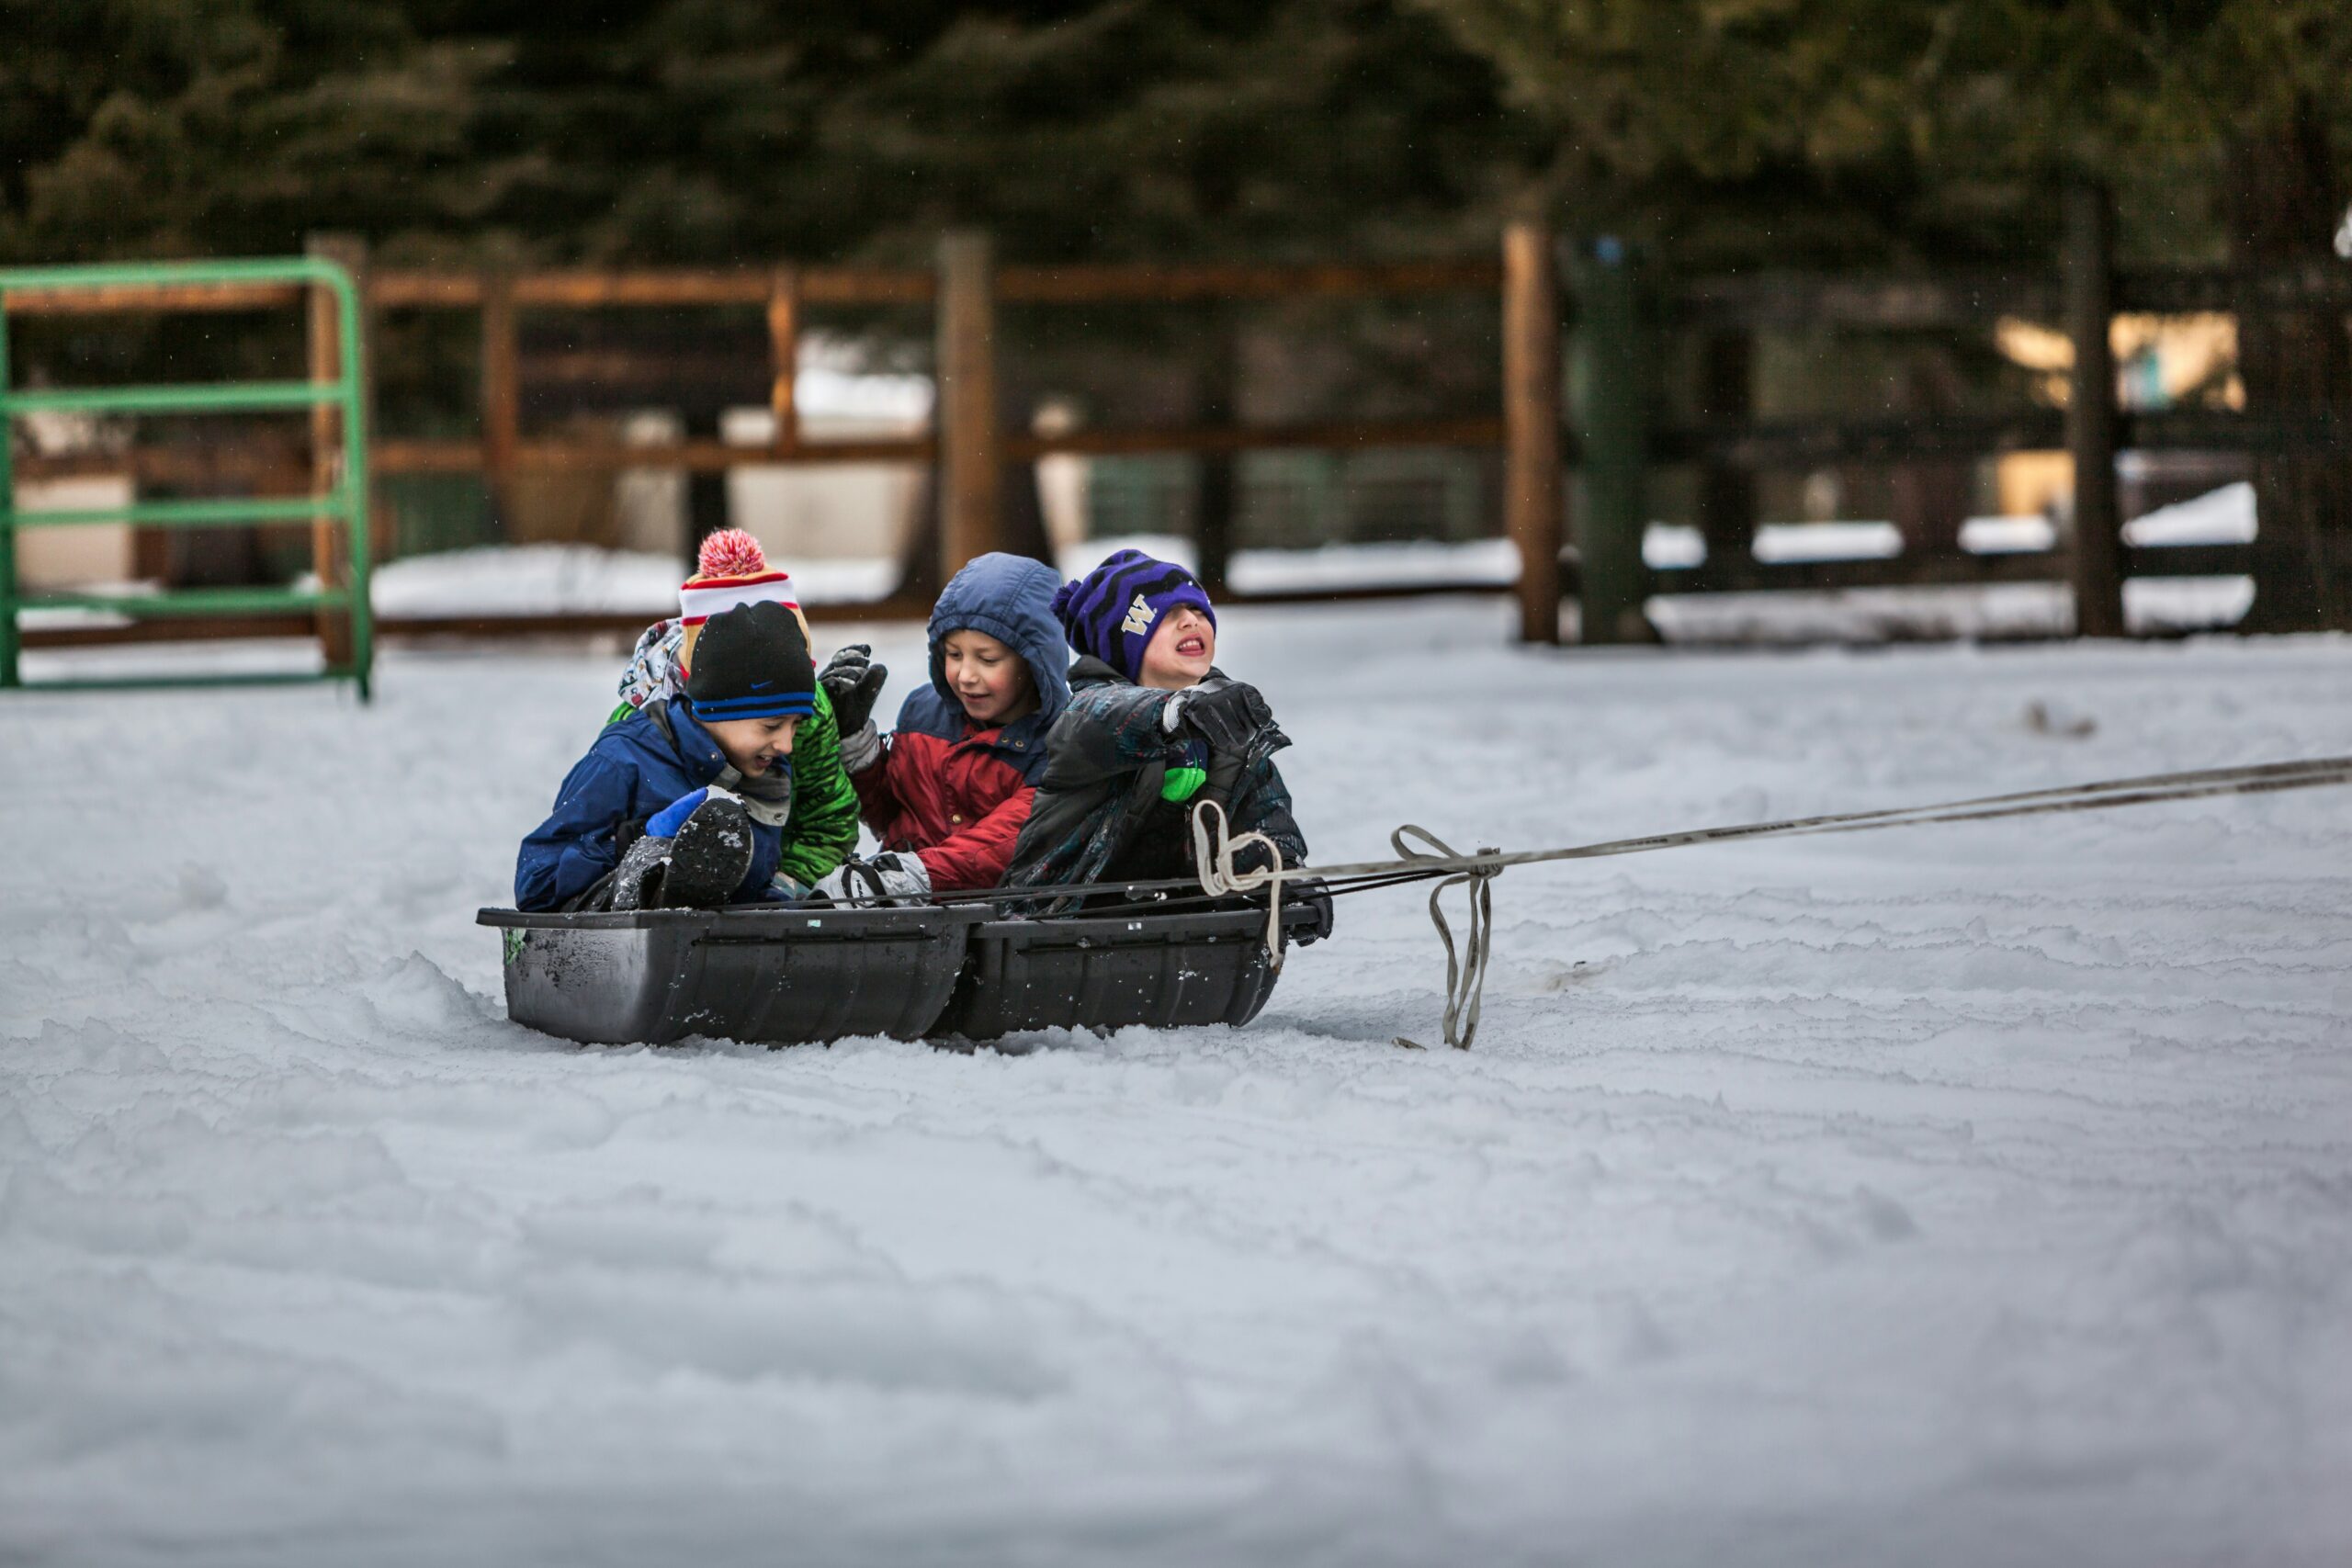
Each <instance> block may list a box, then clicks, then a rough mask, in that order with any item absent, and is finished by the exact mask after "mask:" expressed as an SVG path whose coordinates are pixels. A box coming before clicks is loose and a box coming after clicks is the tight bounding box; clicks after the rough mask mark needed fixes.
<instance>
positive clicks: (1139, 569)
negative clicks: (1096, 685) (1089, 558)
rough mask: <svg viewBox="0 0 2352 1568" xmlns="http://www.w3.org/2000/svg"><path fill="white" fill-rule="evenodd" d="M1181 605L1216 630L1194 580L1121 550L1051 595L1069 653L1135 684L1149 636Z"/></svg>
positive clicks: (1169, 564)
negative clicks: (1087, 658) (1087, 657)
mask: <svg viewBox="0 0 2352 1568" xmlns="http://www.w3.org/2000/svg"><path fill="white" fill-rule="evenodd" d="M1179 604H1190V605H1191V606H1192V607H1193V608H1194V609H1195V610H1198V611H1199V612H1200V613H1201V614H1202V615H1206V616H1207V617H1208V618H1209V625H1210V626H1216V607H1215V606H1214V605H1212V604H1210V603H1209V596H1208V591H1207V590H1205V589H1204V588H1203V587H1202V586H1201V584H1200V580H1199V579H1198V578H1195V577H1194V576H1193V574H1192V573H1191V572H1189V571H1186V570H1184V569H1183V568H1182V567H1181V566H1178V565H1177V564H1176V563H1175V562H1174V561H1164V560H1158V559H1155V558H1152V557H1150V556H1148V555H1146V554H1144V553H1143V552H1142V551H1141V550H1119V551H1117V552H1115V553H1114V554H1113V555H1112V557H1111V558H1109V559H1108V560H1106V561H1104V562H1103V564H1102V565H1101V566H1098V567H1096V568H1095V569H1094V570H1092V571H1090V572H1088V573H1087V574H1086V575H1085V576H1084V577H1081V578H1080V579H1079V580H1078V581H1076V582H1065V583H1063V584H1062V588H1061V592H1058V593H1057V594H1055V595H1054V615H1056V617H1057V618H1058V619H1059V620H1060V621H1061V624H1062V629H1063V630H1064V631H1065V632H1067V633H1069V645H1070V647H1072V648H1074V649H1078V651H1079V652H1080V653H1091V654H1092V655H1093V656H1094V657H1095V658H1097V659H1099V660H1102V661H1103V663H1105V664H1108V665H1109V666H1111V668H1113V669H1114V670H1116V671H1119V672H1120V673H1121V674H1123V675H1125V677H1126V678H1127V679H1128V680H1130V681H1138V680H1141V679H1142V678H1143V650H1144V649H1147V648H1148V647H1150V646H1151V634H1152V633H1154V632H1156V631H1158V630H1159V623H1160V622H1161V621H1163V620H1165V619H1166V618H1167V616H1168V613H1169V612H1170V610H1173V609H1174V608H1176V606H1178V605H1179Z"/></svg>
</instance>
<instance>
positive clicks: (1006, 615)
mask: <svg viewBox="0 0 2352 1568" xmlns="http://www.w3.org/2000/svg"><path fill="white" fill-rule="evenodd" d="M1061 585H1062V578H1061V573H1059V572H1057V571H1056V570H1054V569H1053V568H1052V567H1049V566H1047V565H1046V563H1045V562H1043V561H1035V560H1031V559H1030V558H1028V557H1027V556H1012V555H1005V554H1002V553H1001V552H992V553H990V554H989V555H984V556H978V557H976V558H974V559H973V560H972V562H971V564H970V565H968V566H967V567H965V568H964V570H961V571H959V572H957V573H956V575H955V576H954V577H953V578H951V579H950V580H949V581H948V583H947V586H946V587H945V588H944V589H943V590H941V591H940V594H939V603H938V604H936V605H934V606H933V609H932V612H931V626H930V627H929V630H930V634H931V684H932V689H933V691H935V692H937V693H938V694H939V695H940V697H941V698H942V700H944V702H945V703H946V705H947V711H948V712H950V713H955V714H960V713H962V712H963V705H962V704H961V703H959V702H957V701H956V693H955V692H954V690H953V689H952V688H950V687H949V686H948V684H947V658H946V655H945V653H944V651H943V650H942V649H941V647H940V645H941V644H942V643H943V642H944V641H945V640H946V638H947V634H948V633H949V632H953V631H961V630H963V629H965V628H966V627H969V628H970V629H971V630H973V631H976V632H986V633H987V634H988V635H989V636H990V637H994V638H996V639H997V641H999V642H1001V643H1002V644H1004V645H1005V647H1007V648H1009V649H1012V650H1013V651H1014V652H1015V653H1018V654H1019V655H1021V657H1022V660H1023V662H1025V663H1026V664H1027V665H1028V666H1029V676H1030V679H1031V680H1033V681H1035V682H1036V683H1037V704H1038V711H1037V716H1036V722H1037V726H1038V728H1041V729H1042V728H1045V727H1046V726H1048V725H1051V724H1052V723H1053V722H1054V719H1055V717H1056V716H1058V715H1059V714H1060V713H1061V711H1062V709H1064V708H1066V707H1068V706H1069V644H1068V643H1067V642H1064V641H1063V640H1062V628H1061V623H1060V622H1059V621H1057V620H1056V619H1054V594H1055V592H1057V590H1058V589H1059V588H1060V587H1061Z"/></svg>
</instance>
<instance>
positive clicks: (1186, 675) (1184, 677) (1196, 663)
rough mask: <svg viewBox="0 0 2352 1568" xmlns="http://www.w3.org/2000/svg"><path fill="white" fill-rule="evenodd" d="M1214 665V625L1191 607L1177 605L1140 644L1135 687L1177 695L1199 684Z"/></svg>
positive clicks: (1188, 605)
mask: <svg viewBox="0 0 2352 1568" xmlns="http://www.w3.org/2000/svg"><path fill="white" fill-rule="evenodd" d="M1214 663H1216V624H1215V623H1214V622H1212V621H1211V620H1210V619H1209V618H1208V617H1207V616H1206V615H1202V614H1201V613H1200V612H1199V611H1198V610H1196V609H1194V608H1193V606H1192V605H1190V604H1179V605H1177V606H1176V607H1175V608H1174V609H1172V610H1170V611H1169V612H1168V616H1167V618H1166V619H1165V620H1163V621H1161V622H1160V623H1159V630H1158V631H1156V632H1153V633H1152V634H1151V640H1150V641H1149V642H1148V643H1146V644H1145V645H1144V650H1143V665H1142V667H1141V669H1140V670H1139V671H1137V672H1136V684H1137V685H1139V686H1151V687H1155V688H1157V689H1159V691H1163V692H1181V691H1182V690H1183V689H1184V688H1185V687H1187V686H1197V685H1199V684H1200V683H1201V682H1202V681H1204V679H1206V678H1207V676H1208V672H1209V666H1210V665H1212V664H1214Z"/></svg>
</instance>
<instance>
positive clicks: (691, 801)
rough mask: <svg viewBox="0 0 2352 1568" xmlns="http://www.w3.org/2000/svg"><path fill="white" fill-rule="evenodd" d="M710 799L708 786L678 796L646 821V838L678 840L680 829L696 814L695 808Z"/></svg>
mask: <svg viewBox="0 0 2352 1568" xmlns="http://www.w3.org/2000/svg"><path fill="white" fill-rule="evenodd" d="M709 798H710V788H709V786H708V785H705V786H704V787H703V788H701V789H697V790H689V791H688V792H687V793H686V794H684V795H680V796H678V798H677V799H675V800H673V801H672V802H671V803H670V804H669V805H667V806H665V807H662V809H661V810H659V811H657V812H655V813H654V814H653V815H652V816H650V817H649V818H646V819H645V836H646V837H647V838H649V839H674V838H676V837H677V836H678V829H681V828H683V827H684V826H685V825H686V818H689V817H692V816H693V815H694V814H695V807H697V806H700V805H701V804H702V803H703V802H704V801H706V800H707V799H709Z"/></svg>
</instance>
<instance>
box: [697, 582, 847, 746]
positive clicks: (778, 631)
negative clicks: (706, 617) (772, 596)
mask: <svg viewBox="0 0 2352 1568" xmlns="http://www.w3.org/2000/svg"><path fill="white" fill-rule="evenodd" d="M701 642H702V658H701V659H700V660H697V661H696V662H695V668H694V673H693V674H691V675H688V676H687V677H686V703H687V705H688V706H689V707H691V708H692V709H693V710H694V716H695V717H696V718H698V719H700V720H702V721H703V722H704V723H706V724H707V723H710V722H712V721H714V720H722V719H732V718H783V717H786V716H799V717H802V718H806V717H808V716H809V715H810V714H812V713H814V712H816V711H817V665H816V661H815V660H812V659H810V658H809V634H808V633H807V632H805V631H802V630H801V629H800V620H799V617H798V616H797V615H792V614H790V613H789V612H787V611H786V609H785V607H784V606H783V605H781V604H775V603H774V602H773V601H769V600H762V601H760V602H758V603H756V604H738V605H735V606H734V607H733V608H731V609H727V610H721V611H719V612H718V614H717V615H713V616H711V617H710V621H709V624H708V625H707V626H705V627H704V629H703V635H702V637H701Z"/></svg>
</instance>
